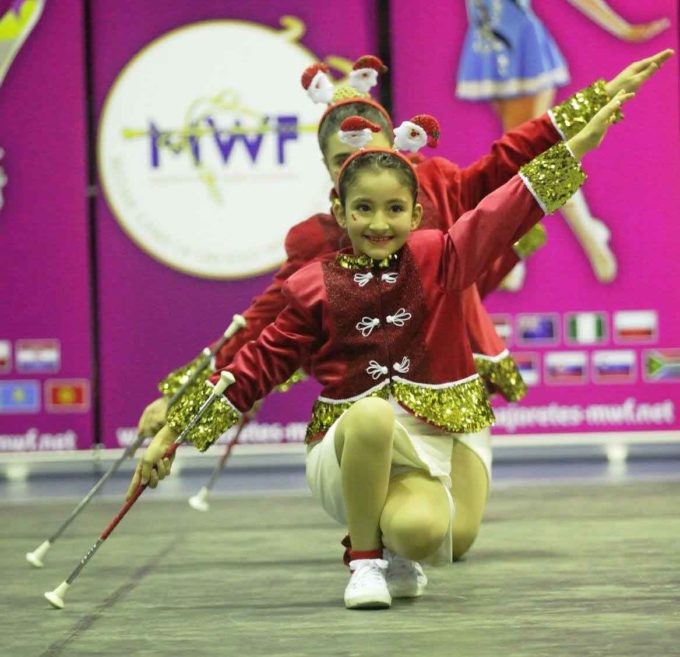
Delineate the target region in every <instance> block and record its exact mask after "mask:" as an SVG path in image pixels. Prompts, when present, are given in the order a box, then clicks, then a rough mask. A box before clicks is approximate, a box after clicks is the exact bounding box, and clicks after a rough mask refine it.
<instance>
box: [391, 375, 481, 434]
mask: <svg viewBox="0 0 680 657" xmlns="http://www.w3.org/2000/svg"><path fill="white" fill-rule="evenodd" d="M391 388H392V395H393V396H394V398H395V399H396V400H397V401H398V402H399V403H400V404H401V405H402V406H404V407H405V408H407V409H408V410H410V411H411V412H412V413H413V414H414V415H416V416H417V417H419V418H422V419H423V420H425V421H426V422H429V423H430V424H434V425H435V426H437V427H440V428H442V429H446V430H447V431H451V432H452V433H475V432H477V431H481V430H482V429H484V428H485V427H489V426H491V425H492V424H493V423H494V420H495V418H494V414H493V411H492V410H491V405H490V404H489V399H488V397H487V394H486V390H485V389H484V383H483V382H482V380H481V379H480V378H479V377H475V378H474V379H472V380H470V381H466V382H464V383H458V384H454V385H451V386H447V387H444V388H431V387H426V386H420V385H418V384H417V383H411V382H405V381H393V382H392V385H391Z"/></svg>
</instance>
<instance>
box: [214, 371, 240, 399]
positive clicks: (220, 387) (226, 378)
mask: <svg viewBox="0 0 680 657" xmlns="http://www.w3.org/2000/svg"><path fill="white" fill-rule="evenodd" d="M234 381H236V379H235V378H234V375H233V374H232V373H231V372H222V373H221V374H220V380H219V381H218V382H217V383H216V384H215V389H214V392H213V394H214V395H223V394H224V391H225V390H226V389H227V387H228V386H230V385H231V384H232V383H234Z"/></svg>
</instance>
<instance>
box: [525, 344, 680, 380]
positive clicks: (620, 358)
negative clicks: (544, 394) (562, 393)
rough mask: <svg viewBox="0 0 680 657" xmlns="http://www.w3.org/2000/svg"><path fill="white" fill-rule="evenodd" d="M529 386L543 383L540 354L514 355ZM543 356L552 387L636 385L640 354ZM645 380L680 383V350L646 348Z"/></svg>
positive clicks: (545, 375) (560, 353) (609, 351)
mask: <svg viewBox="0 0 680 657" xmlns="http://www.w3.org/2000/svg"><path fill="white" fill-rule="evenodd" d="M512 355H513V357H514V359H515V362H516V363H517V367H518V368H519V370H520V372H521V373H522V378H523V379H524V381H525V382H526V384H527V385H530V386H531V385H538V384H540V383H541V354H540V353H538V352H513V354H512ZM542 356H543V368H542V372H543V382H544V383H547V384H549V385H570V384H586V383H590V382H591V381H592V382H593V383H597V384H609V383H635V382H636V381H637V380H638V365H637V363H638V354H637V352H636V351H634V350H633V349H603V350H601V351H593V352H592V353H588V352H586V351H551V352H547V353H544V354H542ZM641 358H642V379H643V381H645V382H646V383H656V382H678V383H680V348H678V349H644V350H643V351H642V354H641Z"/></svg>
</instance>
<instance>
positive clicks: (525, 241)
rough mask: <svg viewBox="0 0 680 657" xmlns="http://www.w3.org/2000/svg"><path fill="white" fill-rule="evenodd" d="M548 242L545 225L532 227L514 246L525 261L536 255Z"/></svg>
mask: <svg viewBox="0 0 680 657" xmlns="http://www.w3.org/2000/svg"><path fill="white" fill-rule="evenodd" d="M547 241H548V234H547V232H546V230H545V228H544V226H543V224H536V225H535V226H532V227H531V228H530V229H529V231H528V232H527V233H525V234H524V235H522V237H520V238H519V239H518V240H517V241H516V242H515V243H514V244H513V247H512V248H513V249H514V251H515V253H516V254H517V255H518V256H519V257H520V258H521V259H522V260H525V259H526V258H528V257H529V256H530V255H531V254H533V253H536V251H538V250H539V249H540V248H541V247H542V246H543V245H545V243H546V242H547Z"/></svg>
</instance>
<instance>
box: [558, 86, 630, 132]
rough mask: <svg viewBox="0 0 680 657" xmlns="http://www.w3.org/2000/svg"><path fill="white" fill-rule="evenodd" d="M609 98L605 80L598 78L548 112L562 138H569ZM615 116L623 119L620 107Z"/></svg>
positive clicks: (578, 130) (579, 129)
mask: <svg viewBox="0 0 680 657" xmlns="http://www.w3.org/2000/svg"><path fill="white" fill-rule="evenodd" d="M610 100H611V98H610V97H609V94H608V93H607V90H606V87H605V81H604V80H598V81H597V82H595V83H593V84H591V85H590V86H589V87H586V88H585V89H582V90H581V91H578V92H576V93H575V94H574V95H573V96H570V97H569V98H567V99H566V100H565V101H564V102H562V103H560V104H559V105H556V106H555V107H553V108H552V109H551V110H550V113H551V114H552V117H553V120H554V121H555V123H556V124H557V127H558V128H559V130H560V132H561V133H562V135H564V138H565V139H569V138H570V137H573V136H574V135H575V134H576V133H577V132H580V131H581V130H582V129H583V127H584V126H585V125H586V123H588V121H590V119H592V118H593V116H595V114H597V112H598V111H599V110H601V109H602V108H603V107H604V106H605V105H606V104H607V103H608V102H609V101H610ZM615 117H616V119H615V122H618V121H621V120H623V113H622V112H621V110H620V109H619V110H618V111H617V112H616V114H615Z"/></svg>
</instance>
